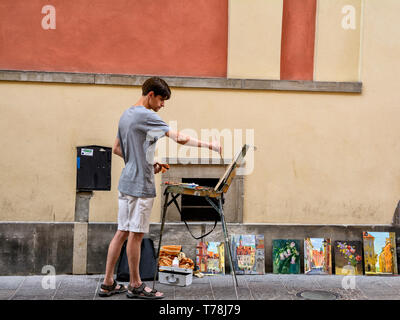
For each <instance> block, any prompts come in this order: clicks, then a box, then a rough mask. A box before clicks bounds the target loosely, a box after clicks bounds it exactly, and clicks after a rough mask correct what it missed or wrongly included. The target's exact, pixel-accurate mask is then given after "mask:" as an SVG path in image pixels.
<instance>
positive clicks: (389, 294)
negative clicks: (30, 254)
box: [0, 274, 400, 301]
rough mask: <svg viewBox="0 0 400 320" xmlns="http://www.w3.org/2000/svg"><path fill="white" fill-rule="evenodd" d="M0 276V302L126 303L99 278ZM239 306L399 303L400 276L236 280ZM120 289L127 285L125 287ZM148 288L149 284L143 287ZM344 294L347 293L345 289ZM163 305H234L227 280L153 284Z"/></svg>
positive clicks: (240, 277)
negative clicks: (104, 289) (102, 293)
mask: <svg viewBox="0 0 400 320" xmlns="http://www.w3.org/2000/svg"><path fill="white" fill-rule="evenodd" d="M49 277H50V276H46V275H43V276H40V275H34V276H2V277H0V300H100V299H107V300H130V301H135V299H128V298H127V297H126V295H125V294H124V293H123V294H118V295H114V296H111V297H108V298H101V297H99V296H98V292H99V289H100V285H101V283H102V280H103V277H104V275H101V274H98V275H56V276H55V278H52V279H51V278H49ZM237 279H238V284H239V287H238V288H237V293H238V298H239V300H304V299H311V300H318V299H321V300H323V299H325V300H326V299H336V300H400V277H399V276H355V277H353V278H345V277H344V276H338V275H304V274H297V275H277V274H265V275H238V276H237ZM125 284H127V283H126V282H125ZM146 284H147V285H148V286H152V281H146ZM346 288H347V289H346ZM156 289H157V290H159V291H162V292H164V294H165V298H164V299H163V300H162V301H166V300H181V301H182V300H202V301H207V300H236V299H237V297H236V293H235V290H234V287H233V280H232V276H231V275H215V276H205V277H204V278H196V277H193V282H192V284H191V285H189V286H186V287H179V286H170V285H165V284H160V283H158V282H157V283H156Z"/></svg>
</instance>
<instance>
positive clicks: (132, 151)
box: [118, 106, 170, 198]
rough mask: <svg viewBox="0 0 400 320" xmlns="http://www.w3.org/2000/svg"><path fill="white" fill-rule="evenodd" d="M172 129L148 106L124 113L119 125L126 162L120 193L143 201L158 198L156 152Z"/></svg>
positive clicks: (137, 107)
mask: <svg viewBox="0 0 400 320" xmlns="http://www.w3.org/2000/svg"><path fill="white" fill-rule="evenodd" d="M169 130H170V129H169V127H168V125H167V124H166V123H165V122H164V121H163V120H162V119H161V118H160V117H159V115H158V114H157V113H155V112H154V111H152V110H149V109H146V108H145V107H144V106H133V107H131V108H129V109H127V110H125V111H124V113H123V114H122V116H121V118H120V120H119V124H118V139H119V141H120V144H121V150H122V154H123V157H124V161H125V168H124V169H123V170H122V173H121V177H120V179H119V185H118V190H119V191H121V192H122V193H125V194H128V195H131V196H134V197H142V198H153V197H155V196H156V188H155V185H154V167H153V160H154V151H155V147H156V142H157V140H158V139H159V138H161V137H163V136H164V135H165V133H166V132H168V131H169Z"/></svg>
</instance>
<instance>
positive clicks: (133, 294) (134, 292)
mask: <svg viewBox="0 0 400 320" xmlns="http://www.w3.org/2000/svg"><path fill="white" fill-rule="evenodd" d="M145 288H146V284H145V283H144V282H142V284H141V285H140V286H139V287H137V288H135V287H132V286H131V285H129V286H128V292H127V294H126V296H127V297H128V298H131V299H132V298H138V299H162V298H164V295H162V296H157V295H156V293H157V292H158V291H157V290H151V291H150V292H147V291H146V290H145Z"/></svg>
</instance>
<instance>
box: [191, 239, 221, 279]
mask: <svg viewBox="0 0 400 320" xmlns="http://www.w3.org/2000/svg"><path fill="white" fill-rule="evenodd" d="M196 268H197V270H199V271H200V272H202V273H204V274H209V275H212V274H225V246H224V243H223V242H217V241H214V242H200V243H199V244H198V245H197V247H196Z"/></svg>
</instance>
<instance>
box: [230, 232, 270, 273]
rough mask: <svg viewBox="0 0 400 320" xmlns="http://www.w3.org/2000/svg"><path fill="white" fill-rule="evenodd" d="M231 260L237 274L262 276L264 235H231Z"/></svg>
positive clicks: (263, 267) (263, 268)
mask: <svg viewBox="0 0 400 320" xmlns="http://www.w3.org/2000/svg"><path fill="white" fill-rule="evenodd" d="M231 247H232V250H231V252H232V260H233V267H234V268H235V272H236V273H237V274H264V273H265V254H264V235H252V234H251V235H244V234H240V235H232V236H231Z"/></svg>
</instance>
